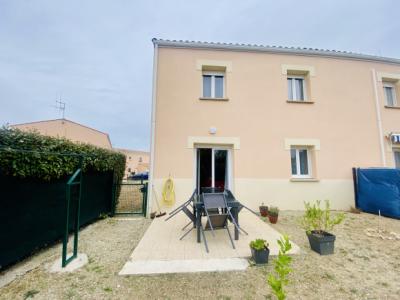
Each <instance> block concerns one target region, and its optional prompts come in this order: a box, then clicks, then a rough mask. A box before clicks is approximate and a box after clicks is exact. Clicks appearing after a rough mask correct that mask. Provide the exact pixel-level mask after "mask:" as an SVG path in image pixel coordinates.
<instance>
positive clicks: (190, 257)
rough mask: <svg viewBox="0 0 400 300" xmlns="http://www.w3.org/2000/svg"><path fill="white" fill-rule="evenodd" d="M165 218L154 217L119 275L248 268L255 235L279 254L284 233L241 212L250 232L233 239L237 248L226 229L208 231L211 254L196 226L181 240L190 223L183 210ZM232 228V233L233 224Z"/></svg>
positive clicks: (243, 225) (240, 216) (241, 223)
mask: <svg viewBox="0 0 400 300" xmlns="http://www.w3.org/2000/svg"><path fill="white" fill-rule="evenodd" d="M166 218H167V216H164V217H161V218H156V219H154V220H153V222H152V224H151V225H150V227H149V228H148V230H147V231H146V233H145V234H144V236H143V238H142V239H141V241H140V242H139V244H138V246H137V247H136V248H135V250H134V251H133V253H132V255H131V256H130V258H129V260H128V261H127V262H126V264H125V265H124V267H123V268H122V270H121V271H120V273H119V274H120V275H140V274H162V273H185V272H204V271H232V270H245V269H246V268H247V266H248V258H249V257H250V256H251V253H250V248H249V243H250V241H251V240H254V239H256V238H263V239H265V240H267V241H268V242H269V248H270V255H277V254H278V250H279V247H278V244H277V240H278V239H279V238H280V237H281V234H280V233H279V232H277V231H276V230H275V229H273V228H272V227H271V226H269V225H268V224H267V223H265V222H263V221H262V220H261V219H260V218H258V217H257V216H255V215H254V214H252V213H250V212H248V211H242V212H240V215H239V221H240V225H241V226H242V227H243V228H244V229H245V230H246V231H247V232H248V233H249V235H244V234H240V236H239V240H238V241H234V243H235V248H236V249H233V248H232V246H231V243H230V241H229V237H228V233H227V232H226V230H216V231H215V237H213V236H212V234H211V232H210V231H206V232H205V234H206V238H207V242H208V246H209V250H210V252H209V253H207V252H206V250H205V246H204V243H203V242H202V243H201V244H199V243H197V241H196V230H195V229H194V230H192V231H191V233H189V234H188V235H187V236H186V237H185V238H184V239H183V240H181V241H180V240H179V238H180V236H181V235H182V234H183V233H184V231H182V227H183V226H185V225H186V224H187V223H188V218H187V217H186V216H185V215H184V214H183V213H179V214H178V215H176V216H175V217H174V218H172V219H170V220H168V221H166V222H165V219H166ZM203 222H205V218H203ZM203 225H204V224H203ZM188 228H189V227H188ZM229 229H230V231H231V233H232V235H233V229H234V228H233V225H232V224H229ZM292 244H293V249H292V250H291V254H296V253H298V252H299V251H300V248H299V247H298V246H297V245H295V244H294V243H293V242H292Z"/></svg>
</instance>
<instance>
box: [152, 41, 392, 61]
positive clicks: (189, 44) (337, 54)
mask: <svg viewBox="0 0 400 300" xmlns="http://www.w3.org/2000/svg"><path fill="white" fill-rule="evenodd" d="M152 42H153V44H154V45H157V46H158V47H166V48H193V49H213V50H229V51H249V52H265V53H277V54H292V55H303V56H322V57H330V58H344V59H354V60H364V61H374V62H383V63H390V64H400V59H399V58H390V57H383V56H375V55H370V54H361V53H354V52H348V51H335V50H323V49H314V48H297V47H282V46H264V45H251V44H233V43H229V44H228V43H214V42H198V41H183V40H164V39H157V38H153V39H152Z"/></svg>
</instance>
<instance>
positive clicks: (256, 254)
mask: <svg viewBox="0 0 400 300" xmlns="http://www.w3.org/2000/svg"><path fill="white" fill-rule="evenodd" d="M250 249H251V256H252V257H253V260H254V261H255V263H256V264H257V265H258V264H266V263H268V256H269V249H268V243H267V241H266V240H263V239H256V240H254V241H251V242H250Z"/></svg>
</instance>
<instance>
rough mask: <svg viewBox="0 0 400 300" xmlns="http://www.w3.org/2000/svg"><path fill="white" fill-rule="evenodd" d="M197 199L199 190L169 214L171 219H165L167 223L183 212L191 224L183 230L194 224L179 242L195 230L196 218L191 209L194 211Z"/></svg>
mask: <svg viewBox="0 0 400 300" xmlns="http://www.w3.org/2000/svg"><path fill="white" fill-rule="evenodd" d="M195 197H197V190H196V189H195V190H194V192H193V194H192V196H190V198H189V200H187V201H186V202H185V203H183V204H182V205H180V206H178V207H177V208H175V209H174V210H173V211H171V212H170V213H169V217H168V218H166V219H165V221H168V220H169V219H171V218H172V217H174V216H176V215H177V214H178V213H179V212H181V211H182V212H183V213H184V214H185V215H186V216H187V217H188V218H189V219H190V222H189V223H187V224H186V225H185V226H184V227H183V228H182V230H185V229H186V228H187V227H188V226H189V225H190V224H192V225H193V226H192V227H191V228H190V229H189V230H188V231H186V232H185V233H184V234H183V235H182V236H181V237H180V238H179V240H182V239H183V238H184V237H185V236H187V235H188V234H189V232H190V231H192V230H193V228H195V225H194V224H196V216H195V214H194V213H193V212H191V211H190V209H189V207H192V210H193V211H194V204H193V203H194V201H195Z"/></svg>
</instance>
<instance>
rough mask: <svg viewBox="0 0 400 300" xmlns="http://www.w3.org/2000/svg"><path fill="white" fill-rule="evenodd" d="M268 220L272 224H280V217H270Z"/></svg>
mask: <svg viewBox="0 0 400 300" xmlns="http://www.w3.org/2000/svg"><path fill="white" fill-rule="evenodd" d="M268 219H269V221H270V222H271V224H276V222H278V215H276V216H271V215H268Z"/></svg>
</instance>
